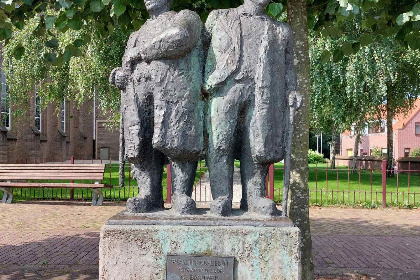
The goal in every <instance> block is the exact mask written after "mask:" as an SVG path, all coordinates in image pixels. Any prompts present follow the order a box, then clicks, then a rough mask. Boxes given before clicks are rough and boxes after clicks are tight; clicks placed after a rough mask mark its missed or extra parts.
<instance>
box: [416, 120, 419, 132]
mask: <svg viewBox="0 0 420 280" xmlns="http://www.w3.org/2000/svg"><path fill="white" fill-rule="evenodd" d="M416 135H420V122H416Z"/></svg>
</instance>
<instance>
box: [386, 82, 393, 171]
mask: <svg viewBox="0 0 420 280" xmlns="http://www.w3.org/2000/svg"><path fill="white" fill-rule="evenodd" d="M386 99H387V102H386V130H387V131H386V149H387V152H386V170H388V171H387V172H386V175H387V177H394V172H393V170H394V153H393V150H394V130H393V128H392V120H393V119H394V110H393V106H392V101H393V100H392V85H391V82H388V83H387V96H386Z"/></svg>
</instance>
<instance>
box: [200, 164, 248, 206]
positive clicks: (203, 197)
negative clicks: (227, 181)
mask: <svg viewBox="0 0 420 280" xmlns="http://www.w3.org/2000/svg"><path fill="white" fill-rule="evenodd" d="M192 198H194V200H195V201H196V202H198V203H200V202H210V201H211V199H212V197H211V189H210V178H209V173H208V172H206V173H205V174H204V175H203V176H202V177H201V181H198V182H197V184H196V185H195V186H194V191H193V194H192ZM241 198H242V184H241V174H240V170H239V168H237V167H236V166H235V167H234V173H233V200H232V201H233V204H234V206H238V207H239V203H240V202H241Z"/></svg>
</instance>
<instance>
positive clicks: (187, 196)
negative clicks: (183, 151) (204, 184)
mask: <svg viewBox="0 0 420 280" xmlns="http://www.w3.org/2000/svg"><path fill="white" fill-rule="evenodd" d="M196 170H197V162H181V161H177V160H171V173H172V193H173V197H172V209H174V210H175V212H176V213H179V214H194V213H195V209H196V205H195V201H194V200H193V199H192V198H191V194H192V191H193V187H194V181H195V173H196Z"/></svg>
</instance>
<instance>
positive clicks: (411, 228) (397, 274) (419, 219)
mask: <svg viewBox="0 0 420 280" xmlns="http://www.w3.org/2000/svg"><path fill="white" fill-rule="evenodd" d="M124 208H125V206H124V204H111V203H105V206H103V207H91V206H90V204H89V203H88V202H86V203H77V202H73V203H68V202H29V203H22V202H16V203H13V204H10V205H5V204H0V279H1V280H3V279H62V280H64V279H97V278H98V242H99V230H100V227H101V225H102V224H103V223H104V222H105V221H106V220H107V219H108V218H110V217H111V216H113V215H114V214H117V213H118V212H120V211H122V210H124ZM310 217H311V229H312V234H313V254H314V264H315V271H316V275H317V279H319V280H321V279H407V280H416V279H420V210H398V209H386V210H383V209H374V210H368V209H352V208H314V207H313V208H311V209H310Z"/></svg>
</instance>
